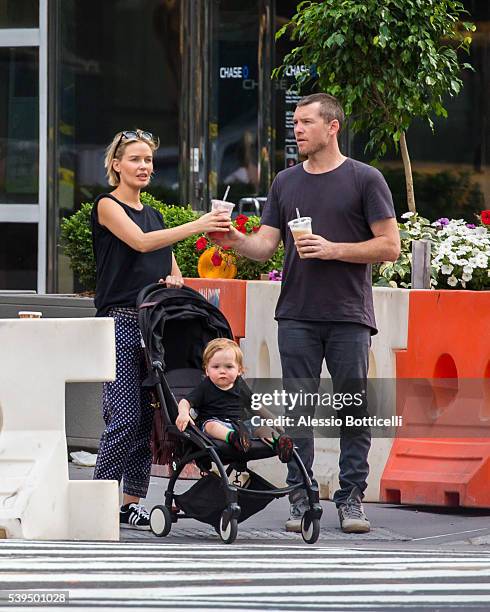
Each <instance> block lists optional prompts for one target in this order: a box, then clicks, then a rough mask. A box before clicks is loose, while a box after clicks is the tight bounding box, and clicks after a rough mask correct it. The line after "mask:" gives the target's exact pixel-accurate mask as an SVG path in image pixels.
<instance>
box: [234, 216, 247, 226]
mask: <svg viewBox="0 0 490 612" xmlns="http://www.w3.org/2000/svg"><path fill="white" fill-rule="evenodd" d="M247 221H248V217H247V215H238V217H237V218H236V224H237V225H245V223H246V222H247Z"/></svg>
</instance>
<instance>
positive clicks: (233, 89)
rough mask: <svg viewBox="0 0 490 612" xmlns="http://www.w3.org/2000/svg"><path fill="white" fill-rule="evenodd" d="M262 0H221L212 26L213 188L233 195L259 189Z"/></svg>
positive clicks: (215, 193) (235, 198)
mask: <svg viewBox="0 0 490 612" xmlns="http://www.w3.org/2000/svg"><path fill="white" fill-rule="evenodd" d="M258 9H259V7H258V2H246V1H243V0H242V1H238V0H219V1H218V2H216V3H215V12H214V20H213V21H214V23H213V31H212V39H211V40H212V42H211V45H212V54H211V55H212V60H211V79H210V80H211V88H210V93H209V95H210V97H211V99H210V130H209V131H210V134H209V136H210V149H211V156H210V157H211V171H210V193H211V194H212V197H216V196H218V197H222V196H223V194H224V191H225V189H226V186H227V185H230V193H229V199H230V200H231V201H233V202H238V201H239V199H240V198H242V197H245V196H248V195H251V194H256V193H257V190H258V165H257V148H258V144H257V114H258V86H259V85H258V66H257V56H258V51H257V48H258V33H259V21H258V19H259V17H258Z"/></svg>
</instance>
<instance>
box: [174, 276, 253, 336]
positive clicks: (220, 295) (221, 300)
mask: <svg viewBox="0 0 490 612" xmlns="http://www.w3.org/2000/svg"><path fill="white" fill-rule="evenodd" d="M184 282H185V284H186V285H187V286H188V287H192V289H195V290H196V291H199V293H201V294H202V295H204V297H205V298H206V299H207V300H209V301H210V302H211V303H212V304H214V305H215V306H217V307H218V308H219V309H220V310H221V312H222V313H223V314H224V315H225V317H226V318H227V319H228V322H229V324H230V326H231V329H232V331H233V336H234V337H235V340H236V341H237V342H239V340H240V338H243V337H244V336H245V310H246V305H247V281H245V280H236V279H232V280H231V279H223V278H214V279H211V278H186V279H184Z"/></svg>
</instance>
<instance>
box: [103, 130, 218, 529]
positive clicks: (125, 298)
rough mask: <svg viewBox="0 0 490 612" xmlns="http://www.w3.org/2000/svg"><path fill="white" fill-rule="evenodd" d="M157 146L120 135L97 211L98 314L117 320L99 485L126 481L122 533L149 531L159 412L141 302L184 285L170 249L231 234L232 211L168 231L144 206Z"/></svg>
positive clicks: (144, 136) (145, 138) (138, 133)
mask: <svg viewBox="0 0 490 612" xmlns="http://www.w3.org/2000/svg"><path fill="white" fill-rule="evenodd" d="M157 148H158V142H157V141H156V140H155V139H154V138H153V136H152V134H150V133H149V132H145V131H142V130H134V131H124V132H119V133H118V134H116V136H115V137H114V139H113V141H112V143H111V144H110V145H109V147H108V148H107V151H106V156H105V161H104V165H105V168H106V173H107V178H108V182H109V184H110V185H111V186H113V187H115V189H114V190H113V191H111V192H110V193H105V194H102V195H100V196H99V197H98V198H97V199H96V200H95V203H94V207H93V210H92V237H93V243H94V253H95V259H96V265H97V289H96V295H95V306H96V308H97V316H109V317H112V318H113V319H114V325H115V334H116V380H115V381H114V382H111V383H105V384H104V389H103V414H104V421H105V424H106V428H105V431H104V433H103V434H102V438H101V441H100V448H99V454H98V457H97V465H96V466H95V472H94V479H96V480H117V481H119V482H121V480H122V481H123V505H122V506H121V510H120V523H121V527H130V528H133V529H149V516H148V512H147V511H146V509H145V508H144V507H143V506H141V505H140V503H139V501H140V498H141V497H146V494H147V491H148V485H149V482H150V470H151V450H150V436H151V430H152V422H153V408H152V407H151V404H150V395H149V392H148V390H147V389H143V388H142V387H141V381H142V380H143V379H144V378H145V376H146V367H145V363H144V359H143V353H142V348H141V339H140V332H139V327H138V317H137V311H136V297H137V295H138V293H139V291H140V290H141V289H142V288H143V287H145V286H146V285H148V284H150V283H154V282H156V281H158V282H162V283H165V284H166V285H167V287H181V286H182V284H183V281H182V274H181V273H180V270H179V267H178V265H177V262H176V261H175V257H174V256H173V253H172V247H171V245H172V244H174V243H175V242H178V241H179V240H182V239H184V238H187V237H188V236H192V235H193V234H198V233H201V232H226V231H228V228H229V226H230V218H229V217H227V216H226V213H225V214H224V213H216V212H212V213H208V214H206V215H203V216H202V217H200V218H199V219H197V220H196V221H192V222H191V223H186V224H185V225H181V226H179V227H174V228H171V229H165V225H164V222H163V218H162V215H161V214H160V213H159V212H158V211H156V210H155V209H153V208H151V207H150V206H146V205H144V204H142V203H141V201H140V192H141V189H144V188H146V187H147V186H148V183H149V182H150V179H151V176H152V173H153V153H154V152H155V151H156V149H157Z"/></svg>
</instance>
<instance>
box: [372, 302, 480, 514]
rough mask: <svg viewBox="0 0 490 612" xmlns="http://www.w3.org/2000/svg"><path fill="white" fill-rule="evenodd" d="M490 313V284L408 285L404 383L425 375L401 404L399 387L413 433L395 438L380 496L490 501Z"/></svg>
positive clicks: (472, 503)
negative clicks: (489, 287) (461, 287)
mask: <svg viewBox="0 0 490 612" xmlns="http://www.w3.org/2000/svg"><path fill="white" fill-rule="evenodd" d="M489 321H490V292H488V291H482V292H477V291H411V292H410V309H409V324H408V345H407V350H406V351H399V352H398V353H397V356H396V357H397V359H396V363H397V378H398V379H399V385H398V386H399V388H400V387H402V386H403V385H404V384H405V383H406V382H407V381H405V382H404V381H403V379H424V382H423V383H418V390H419V391H418V392H416V393H411V394H407V393H405V395H404V397H403V398H402V399H403V405H401V403H400V395H401V394H400V393H399V394H398V400H399V404H398V407H397V408H398V414H401V415H402V417H403V425H404V426H403V428H402V429H401V432H400V434H401V435H403V436H407V435H410V436H412V437H404V438H400V439H396V440H395V441H394V444H393V448H392V451H391V454H390V458H389V460H388V462H387V464H386V467H385V470H384V473H383V477H382V479H381V500H382V501H386V502H389V503H405V504H423V505H439V506H468V507H486V508H489V507H490V488H489V486H488V482H489V479H490V324H489ZM438 379H445V380H446V383H444V382H443V380H441V381H440V382H439V383H438V382H437V380H438ZM404 430H405V431H404ZM415 436H417V437H415ZM463 436H464V437H463Z"/></svg>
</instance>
